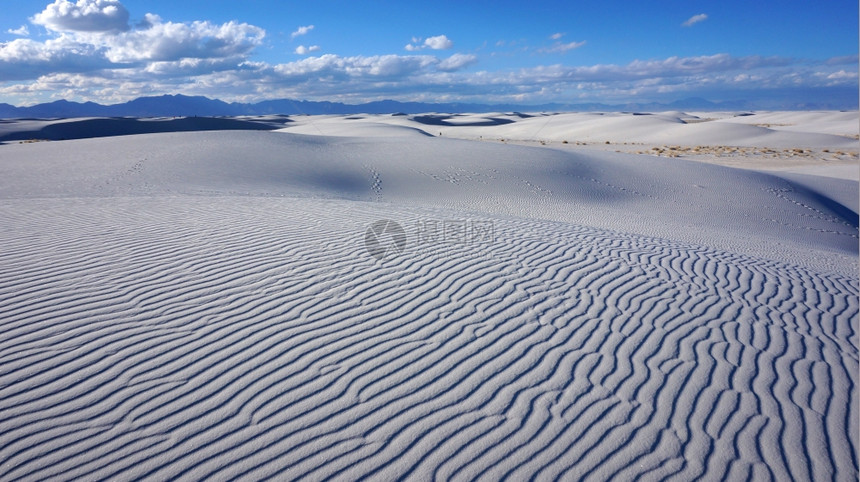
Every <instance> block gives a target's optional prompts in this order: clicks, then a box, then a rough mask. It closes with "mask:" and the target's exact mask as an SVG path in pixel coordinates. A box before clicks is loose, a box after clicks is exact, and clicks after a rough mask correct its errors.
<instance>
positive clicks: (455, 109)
mask: <svg viewBox="0 0 860 482" xmlns="http://www.w3.org/2000/svg"><path fill="white" fill-rule="evenodd" d="M756 108H757V107H756V105H754V104H752V103H749V102H746V101H737V102H721V103H716V102H710V101H708V100H705V99H700V98H690V99H684V100H679V101H676V102H672V103H669V104H661V103H644V104H638V103H633V104H621V105H609V104H600V103H590V104H560V103H553V104H540V105H519V104H463V103H439V104H434V103H423V102H398V101H394V100H382V101H376V102H368V103H365V104H343V103H340V102H325V101H322V102H317V101H306V100H291V99H279V100H266V101H262V102H258V103H255V104H244V103H237V102H232V103H227V102H224V101H222V100H218V99H210V98H208V97H201V96H186V95H162V96H157V97H140V98H137V99H134V100H132V101H129V102H125V103H122V104H113V105H102V104H96V103H94V102H85V103H79V102H70V101H67V100H58V101H55V102H50V103H45V104H37V105H33V106H28V107H16V106H13V105H10V104H3V103H0V118H6V119H10V118H40V119H42V118H58V117H59V118H62V117H172V116H240V115H267V114H284V115H296V114H307V115H318V114H394V113H403V114H420V113H424V112H445V113H463V112H471V113H481V112H517V111H519V112H583V111H586V112H587V111H608V112H636V111H642V112H655V111H667V110H705V111H714V110H755V109H756ZM791 108H792V109H832V108H833V107H830V106H826V105H807V106H792V107H791Z"/></svg>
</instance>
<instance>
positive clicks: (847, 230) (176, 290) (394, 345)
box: [0, 115, 860, 480]
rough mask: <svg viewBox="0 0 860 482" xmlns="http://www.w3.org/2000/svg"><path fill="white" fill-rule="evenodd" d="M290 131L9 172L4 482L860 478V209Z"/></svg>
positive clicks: (696, 173)
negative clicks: (381, 250) (380, 245)
mask: <svg viewBox="0 0 860 482" xmlns="http://www.w3.org/2000/svg"><path fill="white" fill-rule="evenodd" d="M510 117H511V118H513V117H516V116H510ZM618 117H619V119H622V120H625V122H626V118H624V117H623V116H620V115H619V116H618ZM629 117H631V118H632V117H633V116H629ZM636 117H640V116H636ZM642 117H644V116H642ZM481 118H484V119H486V118H489V119H490V122H495V124H496V125H494V126H487V127H491V128H492V129H496V130H497V131H500V130H501V129H505V128H509V129H510V128H511V127H509V126H512V125H515V124H522V125H527V121H529V120H532V119H540V117H528V118H522V117H517V118H519V119H520V120H519V121H514V122H511V123H505V122H497V121H492V119H498V118H501V117H498V116H495V115H489V116H458V117H457V118H456V119H455V120H454V121H451V122H448V123H449V124H454V123H458V124H459V125H458V126H456V127H452V126H450V125H444V124H443V125H430V124H429V123H428V122H431V121H432V119H424V120H423V122H425V124H423V125H424V126H425V128H422V130H424V129H427V131H426V132H428V133H431V134H433V133H432V131H429V130H430V129H437V130H438V129H449V130H451V131H453V129H473V130H477V129H482V127H479V126H469V125H463V124H475V123H480V122H484V121H482V120H481ZM505 118H507V117H505ZM291 120H292V121H293V122H294V123H291V124H290V125H291V126H293V125H295V127H290V128H288V129H285V132H249V131H231V132H224V131H221V132H180V133H160V134H142V135H134V136H122V137H108V138H93V139H81V140H73V141H63V142H44V143H33V144H15V143H12V144H8V145H4V146H0V220H2V226H3V230H0V333H2V336H0V440H3V441H4V443H3V444H0V480H45V479H55V480H72V479H76V480H96V479H115V480H128V479H136V478H148V479H152V480H170V479H176V478H185V479H215V480H225V479H236V478H238V479H251V480H255V479H260V478H263V477H267V478H277V479H288V480H319V479H337V480H355V479H359V478H372V479H374V480H393V479H401V478H413V479H420V480H427V479H430V478H438V479H444V480H448V479H456V480H464V479H474V478H482V479H488V480H499V479H507V480H526V479H531V478H538V479H558V478H561V479H571V480H582V479H587V480H606V479H610V478H612V479H619V480H630V479H635V478H637V477H638V478H640V479H642V480H654V479H660V478H668V477H675V478H677V479H682V480H688V479H692V478H698V477H701V478H706V479H711V480H736V479H740V478H754V479H775V480H790V479H816V480H817V479H825V478H827V479H835V480H854V479H856V477H857V475H858V468H860V463H858V457H857V448H858V426H860V408H858V407H860V397H858V389H857V382H858V348H860V341H858V326H857V324H858V308H860V303H858V290H860V282H858V275H857V269H858V263H857V261H858V259H857V256H858V216H857V211H858V210H857V198H856V195H855V196H852V195H851V187H852V186H853V187H854V192H855V194H856V186H857V183H856V182H853V183H852V182H851V181H841V180H838V179H829V180H828V179H824V178H808V177H804V176H799V175H784V177H777V176H774V175H769V174H766V173H760V172H754V171H749V170H738V169H731V168H726V167H721V166H716V165H710V164H704V163H696V162H690V161H683V160H679V159H665V158H658V157H653V156H635V155H629V154H623V153H615V152H601V151H596V150H581V151H561V150H552V149H541V148H528V147H521V146H512V145H504V144H500V143H490V142H473V141H466V140H458V139H449V138H447V137H448V136H445V135H444V134H443V137H442V138H438V137H428V136H426V135H424V134H421V133H420V132H418V131H416V130H415V128H416V125H415V124H421V122H419V121H415V120H414V119H412V118H407V117H406V116H388V117H383V116H375V117H370V116H368V117H366V118H363V119H342V118H334V117H332V118H327V119H317V120H316V121H315V122H314V123H316V124H317V126H316V128H315V127H313V126H312V125H309V124H311V121H313V119H301V118H293V119H291ZM649 122H651V121H649ZM659 122H665V123H670V124H671V122H670V120H661V121H659ZM713 122H716V121H710V122H706V123H702V124H711V123H713ZM349 123H356V125H359V126H358V127H355V130H352V131H351V130H350V129H349V128H347V127H346V125H349ZM675 124H678V126H679V127H678V128H682V127H684V126H686V127H695V126H697V124H682V123H680V122H678V123H675ZM613 125H615V124H613ZM617 125H618V126H622V125H623V124H617ZM726 125H727V126H728V127H725V129H733V128H743V129H746V128H747V127H750V128H752V129H766V128H762V127H758V126H738V125H735V126H731V125H728V123H727V124H726ZM521 127H522V126H521ZM317 128H318V129H317ZM583 128H585V127H583ZM650 128H651V127H647V128H645V130H648V129H650ZM664 128H665V126H664ZM292 129H295V130H292ZM310 129H314V130H317V132H316V133H314V135H300V134H295V133H292V132H297V131H306V130H310ZM326 129H331V130H334V131H338V132H339V134H337V135H338V136H333V134H331V133H329V134H328V135H320V134H321V132H319V131H323V132H322V133H323V134H325V131H326ZM721 129H724V128H723V127H718V130H721ZM497 131H493V132H497ZM476 132H478V131H476ZM691 132H692V131H691ZM756 132H758V131H756ZM307 133H311V132H307ZM373 133H380V136H379V137H375V136H374V134H373ZM382 133H385V134H384V135H382ZM437 134H438V133H437ZM463 135H464V136H465V135H467V134H463ZM468 135H471V134H468ZM494 135H495V134H494ZM619 135H631V136H634V135H645V134H636V133H633V134H619ZM648 135H651V134H648ZM715 135H716V134H715ZM720 135H722V134H720ZM768 135H770V136H773V135H782V134H779V133H777V134H768ZM809 135H810V136H823V137H815V139H819V140H820V139H824V138H825V137H826V138H827V142H830V141H833V139H830V138H829V137H827V136H829V135H831V134H827V133H811V134H809ZM362 136H364V137H362ZM834 137H835V135H834ZM752 138H754V136H753V137H751V139H752ZM786 142H787V141H786ZM822 142H824V141H822ZM840 142H841V141H840ZM380 220H390V221H392V222H394V223H397V225H399V226H401V227H402V228H403V235H404V238H402V239H400V238H398V237H397V235H396V234H395V235H394V236H393V237H391V236H389V234H388V233H389V232H390V231H386V232H383V231H381V228H380V226H381V227H385V228H386V229H389V228H391V227H392V226H393V224H391V223H388V224H385V223H383V224H381V225H380V224H375V223H377V222H378V221H380ZM374 226H375V227H377V228H378V229H377V230H376V231H374V230H372V229H369V228H373V227H374ZM395 233H396V232H395ZM383 234H384V236H382V237H381V240H382V241H383V242H384V246H386V247H388V248H390V250H389V251H388V252H387V256H386V257H385V258H384V259H381V260H377V259H376V258H374V257H373V256H372V254H373V251H372V249H371V250H370V251H369V250H368V244H367V243H368V240H370V241H371V244H370V246H371V247H372V246H373V243H372V241H373V240H375V239H377V238H376V237H375V235H383ZM399 241H404V244H399Z"/></svg>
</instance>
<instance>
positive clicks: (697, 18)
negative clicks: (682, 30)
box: [681, 13, 708, 27]
mask: <svg viewBox="0 0 860 482" xmlns="http://www.w3.org/2000/svg"><path fill="white" fill-rule="evenodd" d="M707 19H708V15H707V14H704V13H700V14H698V15H693V16H692V17H690V18H688V19H687V21H686V22H684V23H682V24H681V25H683V26H685V27H692V26H693V25H695V24H697V23H699V22H704V21H705V20H707Z"/></svg>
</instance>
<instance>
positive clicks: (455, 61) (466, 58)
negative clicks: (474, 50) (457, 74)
mask: <svg viewBox="0 0 860 482" xmlns="http://www.w3.org/2000/svg"><path fill="white" fill-rule="evenodd" d="M477 61H478V57H477V56H475V55H472V54H454V55H452V56H450V57H448V58H447V59H445V60H443V61H441V62H439V64H438V65H437V66H436V69H437V70H441V71H443V72H453V71H455V70H460V69H463V68H466V67H468V66H470V65H472V64H474V63H476V62H477Z"/></svg>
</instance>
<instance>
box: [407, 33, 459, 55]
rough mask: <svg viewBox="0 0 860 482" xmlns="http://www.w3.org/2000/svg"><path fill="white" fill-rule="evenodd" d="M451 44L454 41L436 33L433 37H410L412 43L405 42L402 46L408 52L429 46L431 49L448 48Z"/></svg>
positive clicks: (452, 44)
mask: <svg viewBox="0 0 860 482" xmlns="http://www.w3.org/2000/svg"><path fill="white" fill-rule="evenodd" d="M453 46H454V42H452V41H451V40H450V39H449V38H448V37H447V36H445V35H437V36H435V37H428V38H426V39H421V38H420V37H412V43H410V44H406V46H405V47H404V48H405V49H406V50H408V51H410V52H414V51H416V50H422V49H425V48H430V49H433V50H448V49H450V48H451V47H453Z"/></svg>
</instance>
